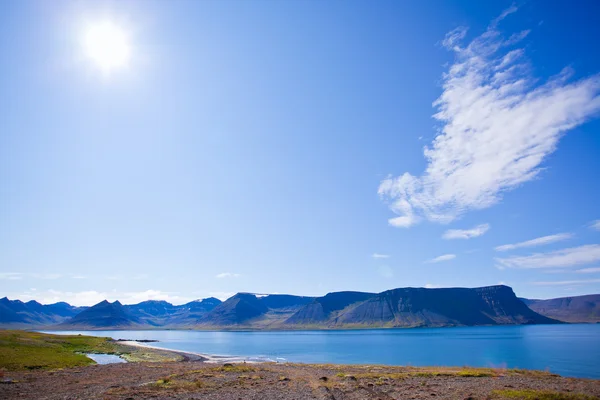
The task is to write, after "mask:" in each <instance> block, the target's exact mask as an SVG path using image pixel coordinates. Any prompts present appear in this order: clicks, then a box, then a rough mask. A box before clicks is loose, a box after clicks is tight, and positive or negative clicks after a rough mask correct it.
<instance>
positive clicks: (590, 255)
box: [496, 244, 600, 268]
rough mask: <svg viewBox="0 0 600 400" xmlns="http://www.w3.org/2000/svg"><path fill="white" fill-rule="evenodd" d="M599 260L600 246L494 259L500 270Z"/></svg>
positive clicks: (561, 265) (562, 265)
mask: <svg viewBox="0 0 600 400" xmlns="http://www.w3.org/2000/svg"><path fill="white" fill-rule="evenodd" d="M599 260H600V245H598V244H588V245H585V246H579V247H571V248H568V249H562V250H557V251H551V252H548V253H536V254H532V255H530V256H522V257H508V258H496V261H497V262H498V264H499V267H500V268H560V267H573V266H576V265H582V264H590V263H593V262H595V261H599Z"/></svg>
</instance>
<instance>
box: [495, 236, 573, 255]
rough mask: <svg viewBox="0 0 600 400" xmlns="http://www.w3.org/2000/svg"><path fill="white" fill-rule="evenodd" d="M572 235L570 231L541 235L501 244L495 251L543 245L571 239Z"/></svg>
mask: <svg viewBox="0 0 600 400" xmlns="http://www.w3.org/2000/svg"><path fill="white" fill-rule="evenodd" d="M572 237H573V234H572V233H558V234H556V235H549V236H542V237H539V238H536V239H531V240H527V241H525V242H519V243H514V244H505V245H502V246H498V247H496V249H495V250H496V251H507V250H514V249H520V248H522V247H535V246H543V245H546V244H550V243H555V242H560V241H562V240H567V239H571V238H572Z"/></svg>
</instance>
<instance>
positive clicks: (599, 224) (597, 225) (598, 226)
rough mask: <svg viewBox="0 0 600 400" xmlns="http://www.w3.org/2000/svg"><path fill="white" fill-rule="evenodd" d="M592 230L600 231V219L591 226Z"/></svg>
mask: <svg viewBox="0 0 600 400" xmlns="http://www.w3.org/2000/svg"><path fill="white" fill-rule="evenodd" d="M590 228H592V229H595V230H597V231H600V219H597V220H595V221H593V222H592V223H591V224H590Z"/></svg>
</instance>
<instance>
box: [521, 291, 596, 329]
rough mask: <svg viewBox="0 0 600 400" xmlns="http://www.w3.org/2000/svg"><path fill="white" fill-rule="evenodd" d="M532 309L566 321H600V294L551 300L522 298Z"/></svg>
mask: <svg viewBox="0 0 600 400" xmlns="http://www.w3.org/2000/svg"><path fill="white" fill-rule="evenodd" d="M522 300H523V301H524V302H525V303H526V304H527V305H528V306H529V308H531V309H532V310H534V311H535V312H537V313H539V314H542V315H545V316H547V317H550V318H554V319H557V320H560V321H564V322H573V323H575V322H582V323H598V322H600V294H590V295H586V296H574V297H561V298H557V299H550V300H529V299H522Z"/></svg>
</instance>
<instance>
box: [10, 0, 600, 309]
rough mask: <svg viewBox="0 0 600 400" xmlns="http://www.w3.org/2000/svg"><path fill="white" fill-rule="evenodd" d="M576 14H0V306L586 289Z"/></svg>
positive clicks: (426, 7) (572, 8) (587, 111)
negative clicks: (407, 290) (423, 290)
mask: <svg viewBox="0 0 600 400" xmlns="http://www.w3.org/2000/svg"><path fill="white" fill-rule="evenodd" d="M599 11H600V5H599V4H598V3H597V2H595V1H582V0H578V1H575V2H566V1H558V0H556V1H542V0H530V1H520V2H516V3H513V2H510V1H496V2H473V1H467V0H450V1H442V0H427V1H403V2H394V1H381V2H375V3H374V2H367V1H328V2H321V1H310V0H308V1H293V2H292V1H290V2H272V1H266V0H265V1H258V0H257V1H251V2H248V1H170V2H164V1H143V2H141V1H96V2H83V1H60V0H57V1H53V2H46V1H41V0H40V1H5V2H1V3H0V51H1V53H2V58H1V62H0V296H8V297H9V298H11V299H21V300H24V301H26V300H31V299H36V300H38V301H40V302H42V303H52V302H56V301H67V302H69V303H71V304H76V305H92V304H95V303H97V302H99V301H101V300H103V299H105V298H106V299H108V300H111V301H113V300H117V299H118V300H120V301H121V302H123V303H125V304H130V303H137V302H139V301H143V300H148V299H157V300H167V301H170V302H173V303H175V304H181V303H184V302H187V301H190V300H193V299H198V298H205V297H209V296H215V297H218V298H221V299H226V298H227V297H229V296H231V295H233V294H234V293H236V292H240V291H245V292H254V293H290V294H298V295H314V296H320V295H324V294H326V293H328V292H332V291H340V290H358V291H370V292H380V291H383V290H387V289H391V288H397V287H409V286H410V287H428V288H437V287H479V286H487V285H496V284H505V285H509V286H511V287H512V288H513V289H514V291H515V293H516V294H517V295H518V296H520V297H527V298H554V297H565V296H574V295H583V294H592V293H600V209H599V207H598V204H600V182H599V181H598V175H599V172H600V157H598V154H600V119H599V118H598V117H599V116H600V75H599V74H600V52H598V51H597V43H598V40H599V39H600V25H599V24H598V23H597V18H596V16H597V15H598V12H599Z"/></svg>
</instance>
